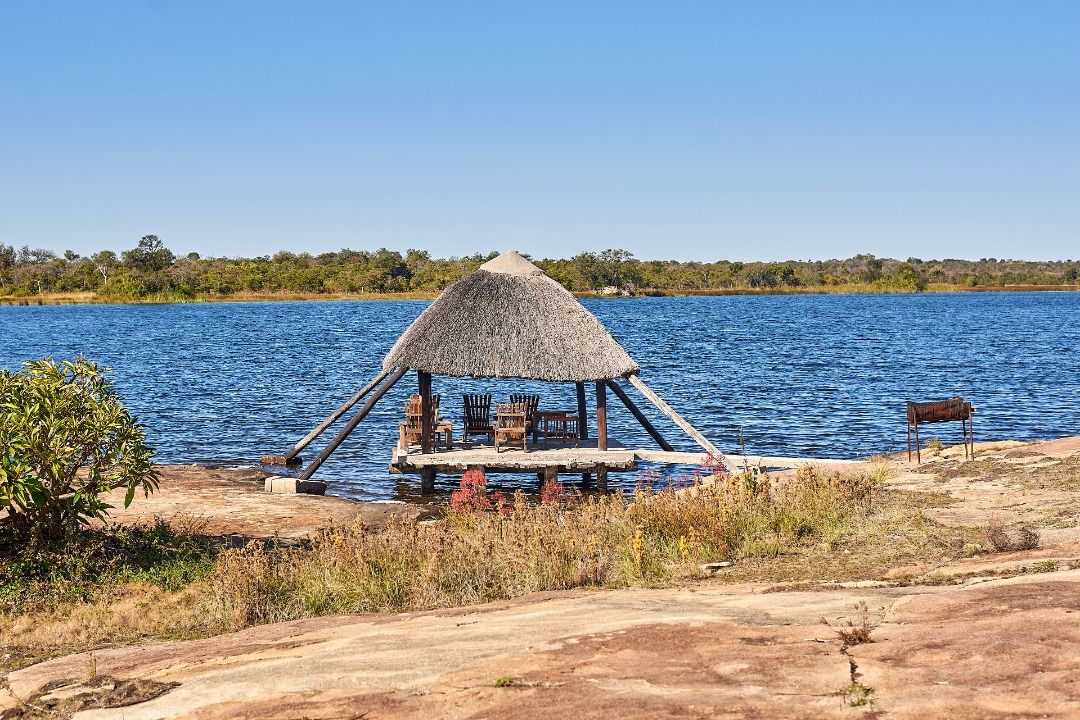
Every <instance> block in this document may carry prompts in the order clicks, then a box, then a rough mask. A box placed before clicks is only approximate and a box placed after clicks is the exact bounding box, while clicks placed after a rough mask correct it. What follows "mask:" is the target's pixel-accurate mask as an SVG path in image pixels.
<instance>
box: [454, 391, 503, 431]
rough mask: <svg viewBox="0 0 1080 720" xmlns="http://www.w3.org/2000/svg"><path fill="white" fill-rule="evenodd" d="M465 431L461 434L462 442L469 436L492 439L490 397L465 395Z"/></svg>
mask: <svg viewBox="0 0 1080 720" xmlns="http://www.w3.org/2000/svg"><path fill="white" fill-rule="evenodd" d="M464 399H465V429H464V431H463V432H462V433H461V439H462V441H466V440H468V439H469V436H470V435H486V436H488V437H494V435H495V433H494V431H493V430H492V428H491V396H490V395H465V396H464Z"/></svg>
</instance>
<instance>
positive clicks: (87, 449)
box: [0, 358, 157, 545]
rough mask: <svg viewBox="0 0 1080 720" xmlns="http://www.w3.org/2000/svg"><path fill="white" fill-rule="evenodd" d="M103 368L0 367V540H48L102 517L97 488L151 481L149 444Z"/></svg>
mask: <svg viewBox="0 0 1080 720" xmlns="http://www.w3.org/2000/svg"><path fill="white" fill-rule="evenodd" d="M103 372H105V371H104V370H103V369H99V368H98V366H97V365H96V364H94V363H92V362H90V361H89V360H85V359H81V358H80V359H77V360H75V361H74V362H71V361H64V362H62V363H56V362H54V361H53V360H52V359H49V358H47V359H44V360H35V361H31V362H27V363H25V364H24V365H23V369H22V370H21V371H19V372H11V371H9V370H0V510H3V511H5V514H4V515H3V517H0V531H2V536H0V539H2V540H4V541H7V542H12V541H15V542H29V543H31V544H34V545H49V544H55V543H56V542H58V541H60V540H63V539H64V538H66V537H69V536H70V535H71V533H72V532H73V531H74V530H75V529H77V527H78V526H79V525H80V524H87V523H89V522H90V521H91V520H95V519H96V520H104V519H105V517H106V516H107V514H108V511H109V509H110V508H111V507H112V506H111V505H109V504H108V503H106V502H105V500H104V498H103V495H104V493H106V492H108V491H109V490H112V489H114V488H118V487H124V488H127V494H126V496H125V498H124V506H125V507H126V506H127V505H129V504H130V503H131V501H132V499H133V498H134V497H135V493H136V491H138V490H140V489H141V490H142V491H143V493H144V494H147V495H148V494H149V493H150V492H152V491H153V490H155V489H156V488H157V472H156V470H155V469H154V466H153V464H152V463H151V458H152V456H153V451H152V450H151V449H150V448H149V447H148V446H147V444H146V437H145V434H144V432H143V427H142V425H141V424H140V423H139V422H138V420H136V418H134V417H133V416H132V415H131V414H129V413H128V411H127V410H126V409H125V408H124V406H123V404H122V403H121V402H120V399H119V397H117V395H116V394H115V393H114V392H113V389H112V386H111V384H110V383H109V382H108V380H106V378H105V376H104V374H103Z"/></svg>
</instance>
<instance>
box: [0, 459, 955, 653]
mask: <svg viewBox="0 0 1080 720" xmlns="http://www.w3.org/2000/svg"><path fill="white" fill-rule="evenodd" d="M882 477H883V471H881V470H880V469H873V468H872V469H871V470H869V471H865V470H864V471H858V472H854V473H852V472H846V471H845V472H827V471H822V470H820V469H804V470H802V471H800V472H799V473H798V474H797V475H792V476H787V477H782V478H770V477H768V476H761V475H754V474H746V475H739V476H735V477H727V478H721V479H719V480H718V481H716V482H712V483H710V484H707V485H706V484H701V485H695V486H693V487H690V488H688V489H683V490H678V491H675V490H671V489H668V490H665V491H662V492H647V491H640V492H637V493H634V494H631V495H628V496H623V495H607V496H594V497H586V498H577V499H574V500H572V501H571V502H566V503H556V504H549V505H534V504H530V503H528V502H527V501H526V499H525V498H524V496H521V495H519V496H517V497H516V498H514V501H513V503H512V504H511V505H510V506H509V507H508V508H507V509H508V510H510V512H509V513H506V514H503V513H500V512H497V511H496V512H490V511H489V512H471V511H453V510H450V511H448V512H447V515H446V517H445V518H443V519H439V520H434V521H425V522H415V521H410V520H407V519H404V518H399V519H396V520H392V521H391V522H389V523H388V524H387V525H386V526H385V527H382V528H380V529H371V528H366V527H364V526H363V525H361V524H356V525H352V526H347V527H329V528H326V529H325V530H323V531H322V532H320V533H318V534H317V536H315V537H314V538H312V541H311V542H310V544H307V545H304V546H294V547H267V546H266V545H265V544H263V543H257V544H256V543H253V544H251V545H249V546H247V547H245V548H240V549H233V550H225V551H223V552H221V553H220V554H218V556H217V559H216V560H215V561H214V562H213V565H212V567H211V568H210V569H209V571H208V572H207V573H206V574H205V575H200V576H198V577H193V578H192V579H191V580H190V581H189V582H188V583H187V584H186V585H185V586H183V587H182V588H180V589H178V588H176V587H173V586H162V585H161V584H156V585H155V584H153V583H148V582H145V581H142V580H141V579H139V578H136V580H135V581H126V580H123V578H121V579H120V580H117V581H116V582H115V584H113V585H104V586H100V587H97V588H96V589H95V590H94V591H93V592H91V593H86V594H84V595H80V596H78V597H77V599H75V600H73V601H66V600H65V601H57V602H51V603H48V604H44V605H41V606H26V607H23V608H21V609H19V610H16V609H11V610H9V611H8V612H6V613H3V617H0V644H2V645H3V646H4V652H5V653H8V654H9V655H11V658H9V660H8V662H7V663H6V664H8V665H9V666H11V665H12V664H25V663H26V662H29V661H30V660H32V659H40V658H42V657H47V656H49V655H54V654H57V653H66V652H72V651H78V650H87V649H92V648H94V647H101V646H104V645H109V644H115V643H124V642H131V641H135V640H139V639H144V638H180V637H197V636H207V635H212V634H215V633H219V632H224V631H227V630H230V629H236V628H240V627H244V626H248V625H253V624H260V623H268V622H275V621H280V620H289V619H295V618H303V617H311V616H317V615H325V614H336V613H356V612H396V611H405V610H422V609H432V608H441V607H453V606H461V605H468V604H474V603H482V602H486V601H490V600H495V599H502V598H511V597H516V596H520V595H524V594H527V593H531V592H536V591H543V590H563V589H570V588H577V587H611V588H617V587H630V586H663V585H668V584H672V583H675V582H685V581H687V580H688V579H691V578H698V577H700V572H701V571H700V569H699V566H700V564H702V563H705V562H714V561H719V560H733V561H735V565H734V567H732V568H729V569H728V570H725V572H724V577H725V578H726V579H728V580H730V581H735V580H744V579H746V580H762V579H770V580H790V579H796V578H807V579H814V580H833V579H851V578H872V577H878V576H880V573H883V572H884V571H885V570H887V569H888V568H890V567H893V566H895V565H896V564H902V563H905V562H912V561H914V560H919V559H924V558H927V557H933V556H936V557H941V556H943V555H944V554H945V553H948V552H950V551H951V550H950V548H951V547H952V544H953V543H955V541H956V538H954V537H952V536H951V535H949V534H948V532H949V531H945V530H943V529H942V528H940V527H938V526H936V525H934V524H932V523H929V522H927V521H926V520H925V519H924V518H923V515H922V510H921V507H922V504H921V503H922V499H921V496H920V495H919V494H917V493H898V492H896V491H884V490H882V489H881V488H880V487H879V483H880V480H881V479H882ZM954 534H955V533H954Z"/></svg>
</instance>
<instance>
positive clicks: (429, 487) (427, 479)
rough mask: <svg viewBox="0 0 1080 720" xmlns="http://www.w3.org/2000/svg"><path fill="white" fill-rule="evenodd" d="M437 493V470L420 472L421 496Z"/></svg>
mask: <svg viewBox="0 0 1080 720" xmlns="http://www.w3.org/2000/svg"><path fill="white" fill-rule="evenodd" d="M434 492H435V468H424V469H423V470H421V471H420V494H421V495H431V494H433V493H434Z"/></svg>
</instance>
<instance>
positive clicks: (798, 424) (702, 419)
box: [0, 293, 1080, 499]
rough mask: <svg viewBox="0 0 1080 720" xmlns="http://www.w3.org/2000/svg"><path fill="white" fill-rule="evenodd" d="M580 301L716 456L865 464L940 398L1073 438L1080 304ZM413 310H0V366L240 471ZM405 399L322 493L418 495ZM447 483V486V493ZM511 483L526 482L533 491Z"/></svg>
mask: <svg viewBox="0 0 1080 720" xmlns="http://www.w3.org/2000/svg"><path fill="white" fill-rule="evenodd" d="M585 304H586V305H587V306H588V307H589V309H590V310H592V311H593V312H594V313H596V315H597V316H598V317H599V318H600V319H601V320H602V321H603V322H604V323H605V324H606V325H607V326H608V327H609V328H610V329H611V331H612V332H613V333H614V335H615V337H616V338H617V339H618V340H619V341H620V342H622V343H623V345H624V346H625V347H626V348H627V350H628V351H629V352H630V354H631V356H633V357H634V359H635V360H637V362H638V363H639V364H640V365H641V366H642V377H643V378H644V379H645V381H646V382H648V383H649V384H650V385H651V386H652V387H653V389H655V390H656V391H657V392H658V393H660V395H661V396H663V397H664V398H665V399H666V400H668V402H669V403H670V404H671V405H672V406H673V407H675V408H676V409H677V410H679V411H680V412H681V413H682V414H684V415H685V416H686V417H687V418H688V419H689V420H690V421H691V422H692V423H694V424H695V425H696V426H697V427H698V428H699V429H701V430H702V431H703V432H704V433H705V434H706V435H707V436H708V437H710V438H711V439H712V440H713V441H714V442H716V443H717V444H718V445H719V446H720V448H721V449H723V450H727V451H735V450H737V448H738V442H739V435H740V431H741V432H742V434H743V437H744V438H745V443H746V449H747V451H748V452H750V453H754V454H770V455H805V456H818V457H858V456H863V455H867V454H873V453H879V452H885V451H891V450H899V449H901V447H902V446H903V444H904V440H905V433H904V401H905V400H907V399H922V400H925V399H937V398H944V397H948V396H951V395H964V396H965V397H967V398H969V399H970V400H972V401H973V402H974V403H975V405H976V407H977V408H978V414H977V415H976V418H975V433H976V440H980V439H987V438H1016V439H1027V438H1044V437H1056V436H1063V435H1071V434H1080V422H1078V419H1080V392H1078V389H1080V387H1078V386H1080V372H1078V371H1080V359H1078V353H1080V330H1078V329H1077V318H1078V317H1080V294H1077V293H1024V294H1020V293H972V294H952V295H944V294H933V295H887V296H885V295H879V296H858V295H837V296H770V297H710V298H637V299H629V300H627V299H623V300H590V301H586V303H585ZM424 307H425V303H423V302H415V301H394V302H385V301H372V302H355V301H353V302H348V301H346V302H308V303H302V302H288V303H220V304H193V305H132V306H127V305H87V306H54V307H0V328H2V332H0V366H4V367H11V368H14V367H17V366H18V364H19V363H20V362H21V361H22V360H24V359H29V358H36V357H41V356H43V355H54V356H56V357H70V356H73V355H76V354H79V353H82V354H85V355H87V356H89V357H91V358H93V359H95V360H97V361H99V362H101V363H104V364H106V365H109V366H110V367H112V368H113V370H114V372H113V377H114V380H115V381H116V384H117V386H118V387H119V389H120V391H121V392H122V393H123V395H124V397H125V399H126V401H127V404H128V405H129V407H131V408H132V409H133V411H134V412H135V413H137V414H138V415H139V417H140V418H141V419H142V420H143V421H144V422H145V423H146V425H147V426H148V428H149V434H150V439H151V442H152V443H153V445H154V446H155V447H156V448H157V458H158V460H159V461H162V462H182V463H240V464H251V463H255V462H257V461H258V458H259V457H260V456H261V455H263V454H267V453H280V452H284V451H285V450H286V449H288V447H289V446H291V445H292V444H293V443H294V442H295V441H296V440H297V439H299V438H300V437H301V436H303V435H304V434H305V433H306V432H307V431H308V430H310V429H311V428H312V427H314V426H315V424H316V423H318V421H319V420H321V419H322V418H323V417H324V416H325V415H326V414H328V413H329V412H330V411H331V410H333V409H334V408H335V407H337V406H338V405H339V404H340V403H341V402H343V401H344V400H345V399H346V398H348V397H349V396H350V395H352V393H354V392H355V391H356V389H357V388H359V387H360V386H361V385H363V384H364V383H365V382H367V381H368V380H369V379H370V378H371V377H373V376H374V375H375V374H376V373H377V372H378V371H379V367H380V362H381V359H382V356H383V355H384V354H385V353H386V351H387V350H389V348H390V346H391V345H392V344H393V342H394V340H396V338H397V336H398V335H399V334H400V333H401V332H402V331H403V330H404V329H405V328H406V327H407V326H408V324H409V323H410V322H411V321H412V320H413V319H414V318H415V317H416V316H417V315H418V314H419V313H420V311H421V310H423V308H424ZM411 392H415V376H413V375H408V376H406V378H405V379H404V380H402V382H401V383H399V384H398V386H397V387H395V388H394V389H393V390H392V391H391V392H390V393H389V394H388V396H387V398H386V399H385V400H384V401H383V402H382V403H380V405H379V406H377V407H376V409H375V410H374V411H373V412H372V414H371V415H370V416H368V418H367V419H366V420H364V422H363V423H361V425H360V426H359V428H358V429H357V430H356V432H355V433H353V435H352V436H351V437H350V438H349V439H348V440H347V441H346V442H345V444H344V445H342V447H341V448H340V449H339V450H338V451H337V453H335V454H334V456H333V457H331V459H330V460H329V461H327V463H326V464H325V465H324V466H323V468H322V469H321V470H320V471H319V475H318V477H320V478H321V479H323V480H326V481H327V482H328V483H330V487H331V490H330V491H331V492H334V493H337V494H342V495H349V496H353V497H361V498H368V499H376V498H390V497H394V496H395V495H397V496H401V495H407V494H410V493H413V492H415V487H416V485H417V484H418V483H417V481H415V480H414V479H412V478H409V477H404V478H403V477H398V476H393V475H390V474H389V473H388V472H387V466H388V463H389V458H390V448H391V447H392V445H393V444H394V443H395V442H396V439H397V421H398V416H399V414H400V412H401V403H402V402H403V400H404V399H405V397H406V396H407V395H408V394H409V393H411ZM435 392H438V393H441V394H442V395H443V398H444V400H443V411H444V414H445V415H448V416H449V417H450V418H451V419H452V420H455V421H456V422H457V423H458V427H459V428H460V415H461V411H460V407H459V406H460V399H459V398H460V396H461V394H462V393H469V392H490V393H492V394H493V395H495V396H496V397H504V396H507V395H509V394H510V393H511V392H537V393H540V394H541V395H542V397H543V401H542V406H543V407H548V408H554V409H562V408H566V409H572V408H574V407H575V406H576V400H575V395H574V388H573V386H572V385H547V384H544V383H528V382H520V381H488V380H472V379H456V378H435ZM630 393H631V395H632V396H633V397H635V399H637V397H638V396H636V391H633V390H631V391H630ZM591 405H592V399H591V398H590V407H591ZM639 405H640V406H641V407H642V408H643V409H644V410H645V412H646V413H647V414H648V415H649V416H650V418H651V419H652V420H653V422H654V423H655V424H656V425H657V426H658V427H659V428H660V429H661V431H662V432H663V433H664V434H665V435H666V436H667V437H668V439H669V440H670V441H671V442H672V444H673V445H675V447H676V449H681V450H696V447H695V446H694V445H693V443H692V442H690V441H689V440H688V439H686V438H685V437H684V436H682V433H681V431H679V430H678V428H676V427H675V426H674V425H673V424H671V423H670V422H669V421H668V420H667V419H666V418H665V417H663V416H662V415H661V414H660V413H659V412H657V411H655V409H654V408H652V407H651V406H648V403H647V402H645V401H644V400H643V399H642V401H641V402H640V403H639ZM590 412H591V410H590ZM609 414H610V415H611V418H610V421H609V424H610V430H609V432H610V434H611V436H612V437H615V438H618V439H619V440H620V441H621V442H623V443H624V444H626V445H628V446H629V445H639V446H642V447H652V446H653V444H652V441H651V439H650V438H649V437H648V435H647V434H646V433H645V432H644V431H643V430H641V428H640V427H638V426H637V424H636V422H635V421H634V420H633V418H632V417H630V415H629V413H628V412H626V411H625V409H624V408H623V407H622V406H621V404H619V403H618V401H617V399H615V398H614V397H613V396H609ZM934 430H935V434H938V435H940V436H941V437H942V438H943V439H944V440H945V441H946V442H953V441H958V440H959V437H960V430H959V426H958V425H957V427H956V428H953V427H952V426H951V425H941V426H938V427H936V428H935V429H934ZM329 436H330V434H329V433H328V434H327V436H326V439H327V440H328V439H329ZM954 436H955V437H954ZM322 441H323V440H322V439H320V441H319V442H317V443H316V446H315V447H314V448H312V449H313V450H316V451H317V449H318V447H320V446H321V442H322ZM306 454H307V455H308V456H311V455H312V454H313V453H312V452H308V453H306ZM616 477H618V476H616ZM519 480H520V478H519ZM624 480H625V481H626V482H628V483H632V482H633V481H634V478H632V477H624ZM453 482H454V480H453V479H452V478H444V479H442V480H441V482H440V487H442V488H448V487H450V485H451V484H452V483H453ZM524 482H525V486H526V487H531V485H532V483H534V482H535V480H534V479H533V478H525V479H524Z"/></svg>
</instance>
